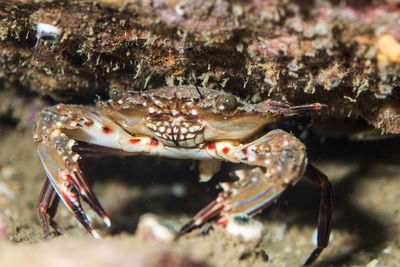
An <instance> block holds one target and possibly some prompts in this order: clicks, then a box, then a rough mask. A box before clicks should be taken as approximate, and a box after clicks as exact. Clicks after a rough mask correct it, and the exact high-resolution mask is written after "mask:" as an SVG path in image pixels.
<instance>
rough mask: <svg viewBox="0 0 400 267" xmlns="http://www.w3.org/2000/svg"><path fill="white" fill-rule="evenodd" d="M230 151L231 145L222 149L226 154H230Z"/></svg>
mask: <svg viewBox="0 0 400 267" xmlns="http://www.w3.org/2000/svg"><path fill="white" fill-rule="evenodd" d="M229 151H231V150H230V148H229V147H224V148H223V149H222V152H223V153H224V154H228V153H229Z"/></svg>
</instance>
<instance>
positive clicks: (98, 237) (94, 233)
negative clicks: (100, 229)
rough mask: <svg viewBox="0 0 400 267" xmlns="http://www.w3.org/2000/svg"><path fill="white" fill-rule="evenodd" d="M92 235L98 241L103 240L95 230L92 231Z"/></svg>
mask: <svg viewBox="0 0 400 267" xmlns="http://www.w3.org/2000/svg"><path fill="white" fill-rule="evenodd" d="M90 234H91V235H92V236H93V237H94V238H95V239H97V240H100V239H101V236H100V235H99V234H98V233H97V232H96V231H95V230H91V231H90Z"/></svg>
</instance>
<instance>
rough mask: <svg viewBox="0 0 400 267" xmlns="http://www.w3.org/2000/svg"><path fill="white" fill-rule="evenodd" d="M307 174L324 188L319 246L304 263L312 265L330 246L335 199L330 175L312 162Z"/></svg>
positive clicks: (320, 207) (319, 219) (319, 221)
mask: <svg viewBox="0 0 400 267" xmlns="http://www.w3.org/2000/svg"><path fill="white" fill-rule="evenodd" d="M305 176H306V177H307V178H308V179H309V180H311V181H312V182H314V183H315V184H317V185H319V186H320V187H321V189H322V190H321V201H320V205H319V216H318V232H317V234H318V235H317V236H318V247H317V248H316V249H315V250H314V251H313V252H312V253H311V255H310V257H309V258H308V259H307V260H306V262H305V263H304V265H311V264H313V262H314V261H315V260H316V259H317V258H318V256H319V255H320V254H321V252H322V251H323V250H324V249H325V248H326V247H327V246H328V243H329V236H330V233H331V219H332V212H333V202H334V201H333V189H332V185H331V183H330V182H329V180H328V177H326V176H325V175H324V174H323V173H321V172H320V171H319V170H318V169H317V168H315V167H314V166H313V165H311V164H308V166H307V169H306V172H305Z"/></svg>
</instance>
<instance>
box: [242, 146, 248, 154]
mask: <svg viewBox="0 0 400 267" xmlns="http://www.w3.org/2000/svg"><path fill="white" fill-rule="evenodd" d="M242 152H243V154H245V155H247V147H245V148H243V149H242Z"/></svg>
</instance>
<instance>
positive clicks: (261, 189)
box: [178, 167, 286, 235]
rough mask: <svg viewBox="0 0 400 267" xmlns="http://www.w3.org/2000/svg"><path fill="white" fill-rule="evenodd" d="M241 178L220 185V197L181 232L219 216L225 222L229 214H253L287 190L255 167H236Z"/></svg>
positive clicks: (242, 215) (236, 172)
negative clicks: (240, 168)
mask: <svg viewBox="0 0 400 267" xmlns="http://www.w3.org/2000/svg"><path fill="white" fill-rule="evenodd" d="M235 175H236V176H237V177H238V178H239V179H238V180H237V181H235V182H233V183H222V184H220V186H221V188H222V189H223V191H222V192H221V193H219V195H218V197H217V199H215V200H214V201H212V202H211V203H209V204H208V205H207V206H205V207H204V208H203V209H202V210H200V211H199V212H198V213H197V214H196V215H195V216H194V217H193V218H192V219H191V220H190V221H189V222H188V223H187V224H185V225H184V226H183V227H182V228H181V230H180V231H179V232H178V235H182V234H185V233H187V232H190V231H191V230H193V229H195V228H198V227H200V226H201V225H203V224H204V223H205V222H207V221H208V220H210V219H213V218H215V217H219V220H218V222H219V223H220V224H226V222H227V220H228V218H229V217H232V215H233V216H236V215H237V216H241V217H246V216H251V215H254V214H255V213H257V212H259V211H261V210H262V209H263V208H265V207H267V206H268V205H270V204H271V203H272V202H273V201H274V200H275V199H276V198H278V197H279V196H280V194H281V193H282V192H283V191H284V190H285V189H286V186H285V185H282V184H280V183H277V182H276V179H274V178H272V177H271V178H265V172H264V171H262V169H261V168H259V167H256V168H253V169H251V170H237V171H235Z"/></svg>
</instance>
